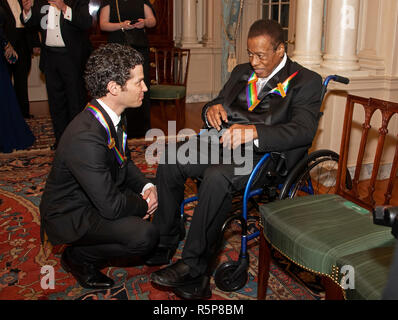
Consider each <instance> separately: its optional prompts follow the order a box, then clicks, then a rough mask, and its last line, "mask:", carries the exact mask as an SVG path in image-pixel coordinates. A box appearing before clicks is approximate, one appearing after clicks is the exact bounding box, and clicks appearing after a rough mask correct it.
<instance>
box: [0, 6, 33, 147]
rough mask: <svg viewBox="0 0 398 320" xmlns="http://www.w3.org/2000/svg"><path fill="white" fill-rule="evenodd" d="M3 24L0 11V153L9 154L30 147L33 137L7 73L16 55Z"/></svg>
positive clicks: (16, 57)
mask: <svg viewBox="0 0 398 320" xmlns="http://www.w3.org/2000/svg"><path fill="white" fill-rule="evenodd" d="M0 9H1V8H0ZM3 24H4V16H3V13H2V12H1V11H0V93H1V99H0V152H4V153H9V152H12V151H14V150H20V149H26V148H28V147H30V146H32V145H33V142H34V141H35V137H34V136H33V134H32V132H31V131H30V129H29V127H28V125H27V124H26V122H25V120H24V118H23V116H22V113H21V110H20V108H19V105H18V101H17V97H16V95H15V91H14V88H13V86H12V83H11V80H10V75H9V73H8V69H7V63H15V61H16V59H18V55H17V53H16V52H15V51H14V49H13V47H12V46H11V44H10V42H8V40H7V39H6V38H5V35H4V32H3Z"/></svg>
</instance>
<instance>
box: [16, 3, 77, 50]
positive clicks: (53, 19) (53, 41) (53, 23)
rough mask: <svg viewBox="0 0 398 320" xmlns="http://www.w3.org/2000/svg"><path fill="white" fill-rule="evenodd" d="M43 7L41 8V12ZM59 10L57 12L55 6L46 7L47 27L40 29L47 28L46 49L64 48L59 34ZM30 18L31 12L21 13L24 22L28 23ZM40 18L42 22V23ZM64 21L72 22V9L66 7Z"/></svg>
mask: <svg viewBox="0 0 398 320" xmlns="http://www.w3.org/2000/svg"><path fill="white" fill-rule="evenodd" d="M43 8H45V6H43V7H42V8H41V10H43ZM61 14H63V13H62V12H61V10H59V9H58V8H57V7H55V6H51V5H49V6H48V14H47V25H46V26H42V25H41V27H42V28H44V27H45V28H47V36H46V46H48V47H65V42H64V39H63V38H62V34H61V27H60V18H61ZM31 16H32V10H30V11H29V12H28V13H27V14H25V12H24V13H23V18H24V21H25V22H26V21H28V20H29V19H30V17H31ZM44 18H45V16H44V17H43V18H42V22H43V21H44V20H43V19H44ZM64 19H66V20H69V21H72V8H70V7H68V6H66V10H65V14H64Z"/></svg>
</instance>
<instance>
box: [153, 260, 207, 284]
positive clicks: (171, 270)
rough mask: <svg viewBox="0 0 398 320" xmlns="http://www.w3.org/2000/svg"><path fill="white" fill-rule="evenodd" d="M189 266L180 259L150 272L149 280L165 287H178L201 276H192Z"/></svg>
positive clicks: (195, 280)
mask: <svg viewBox="0 0 398 320" xmlns="http://www.w3.org/2000/svg"><path fill="white" fill-rule="evenodd" d="M190 269H191V268H190V267H189V266H188V265H187V264H185V263H184V262H183V261H182V260H178V261H177V262H176V263H174V264H172V265H170V266H168V267H166V268H163V269H160V270H158V271H155V272H153V273H151V281H152V282H154V283H156V284H158V285H161V286H165V287H180V286H185V285H188V284H191V283H194V282H197V281H198V280H199V279H200V278H201V276H196V277H194V276H192V275H191V274H190V271H191V270H190Z"/></svg>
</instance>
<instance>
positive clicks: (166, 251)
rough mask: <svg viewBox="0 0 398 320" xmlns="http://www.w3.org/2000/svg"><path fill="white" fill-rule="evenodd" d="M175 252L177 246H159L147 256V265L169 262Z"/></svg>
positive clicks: (159, 264)
mask: <svg viewBox="0 0 398 320" xmlns="http://www.w3.org/2000/svg"><path fill="white" fill-rule="evenodd" d="M175 252H176V248H175V247H172V248H170V247H157V248H156V249H155V250H154V252H153V253H152V254H150V255H149V256H148V257H147V258H146V260H145V264H146V265H147V266H161V265H164V264H169V263H170V262H171V258H173V256H174V253H175Z"/></svg>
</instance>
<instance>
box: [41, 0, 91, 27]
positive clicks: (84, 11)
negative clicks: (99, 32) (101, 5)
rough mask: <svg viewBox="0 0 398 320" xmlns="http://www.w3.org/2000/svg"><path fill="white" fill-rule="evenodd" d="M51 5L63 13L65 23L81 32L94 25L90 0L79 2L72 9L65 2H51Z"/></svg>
mask: <svg viewBox="0 0 398 320" xmlns="http://www.w3.org/2000/svg"><path fill="white" fill-rule="evenodd" d="M48 3H49V4H50V5H55V6H56V7H57V8H58V9H59V10H61V11H62V14H63V16H64V19H65V21H67V23H70V24H71V25H72V26H74V27H76V28H77V29H80V30H88V29H89V28H91V26H92V23H93V17H92V16H91V15H90V11H89V9H88V5H89V0H77V1H75V2H74V3H73V4H72V7H69V6H67V5H66V4H65V3H64V1H63V0H50V1H48Z"/></svg>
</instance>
